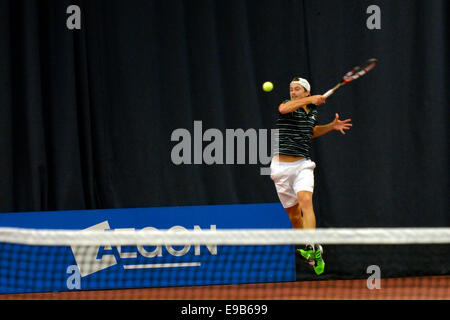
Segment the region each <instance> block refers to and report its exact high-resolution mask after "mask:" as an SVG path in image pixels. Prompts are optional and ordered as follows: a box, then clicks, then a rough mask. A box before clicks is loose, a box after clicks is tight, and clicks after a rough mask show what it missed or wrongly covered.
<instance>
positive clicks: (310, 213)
mask: <svg viewBox="0 0 450 320" xmlns="http://www.w3.org/2000/svg"><path fill="white" fill-rule="evenodd" d="M312 195H313V194H312V192H310V191H299V192H297V197H298V204H299V206H300V210H301V211H302V214H303V228H304V229H315V228H316V216H315V214H314V208H313V201H312ZM299 252H300V254H301V255H302V256H303V257H304V258H305V259H306V260H307V261H308V262H309V263H310V264H311V265H313V267H314V271H315V272H316V274H322V273H323V271H324V269H325V262H324V261H323V258H322V253H323V248H322V246H321V245H320V244H308V245H306V247H305V249H300V250H299ZM312 260H313V261H314V262H315V263H314V264H312V263H311V262H310V261H312Z"/></svg>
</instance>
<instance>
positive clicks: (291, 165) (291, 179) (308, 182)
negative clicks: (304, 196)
mask: <svg viewBox="0 0 450 320" xmlns="http://www.w3.org/2000/svg"><path fill="white" fill-rule="evenodd" d="M315 167H316V164H315V162H314V161H311V160H309V159H305V158H304V159H300V160H298V161H294V162H279V161H273V160H272V163H271V164H270V178H271V179H272V180H273V182H274V183H275V187H276V189H277V193H278V198H280V201H281V204H282V205H283V207H284V208H289V207H292V206H294V205H296V204H297V203H298V200H297V192H300V191H309V192H313V191H314V168H315Z"/></svg>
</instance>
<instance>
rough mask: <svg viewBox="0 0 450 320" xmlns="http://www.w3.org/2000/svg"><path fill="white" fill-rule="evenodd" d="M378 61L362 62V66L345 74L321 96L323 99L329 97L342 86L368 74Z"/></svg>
mask: <svg viewBox="0 0 450 320" xmlns="http://www.w3.org/2000/svg"><path fill="white" fill-rule="evenodd" d="M377 62H378V60H377V59H369V60H367V61H366V62H364V63H363V64H361V65H359V66H357V67H354V68H353V69H352V70H350V71H349V72H347V73H346V74H345V75H344V76H343V77H342V80H341V82H339V83H338V84H337V85H336V86H335V87H334V88H332V89H330V90H328V91H327V92H325V93H324V94H323V96H324V97H325V98H328V97H329V96H331V95H332V94H333V93H334V92H335V91H336V90H337V89H339V88H340V87H342V86H343V85H345V84H347V83H349V82H352V81H353V80H356V79H358V78H360V77H362V76H363V75H365V74H366V73H367V72H369V71H370V70H372V69H373V68H374V67H375V66H376V65H377Z"/></svg>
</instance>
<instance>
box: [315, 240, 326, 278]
mask: <svg viewBox="0 0 450 320" xmlns="http://www.w3.org/2000/svg"><path fill="white" fill-rule="evenodd" d="M316 247H317V250H316V251H315V252H314V262H315V264H314V266H313V268H314V272H315V273H316V274H317V275H320V274H322V273H323V272H324V271H325V261H323V258H322V253H323V248H322V246H321V245H320V244H319V245H317V246H316Z"/></svg>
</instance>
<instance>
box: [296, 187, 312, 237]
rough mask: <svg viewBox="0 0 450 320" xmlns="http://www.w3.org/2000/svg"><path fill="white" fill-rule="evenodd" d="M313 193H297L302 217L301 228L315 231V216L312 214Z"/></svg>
mask: <svg viewBox="0 0 450 320" xmlns="http://www.w3.org/2000/svg"><path fill="white" fill-rule="evenodd" d="M312 195H313V193H312V192H310V191H299V192H297V199H298V205H299V207H300V210H301V212H302V215H303V228H304V229H315V228H316V216H315V214H314V208H313V201H312Z"/></svg>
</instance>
